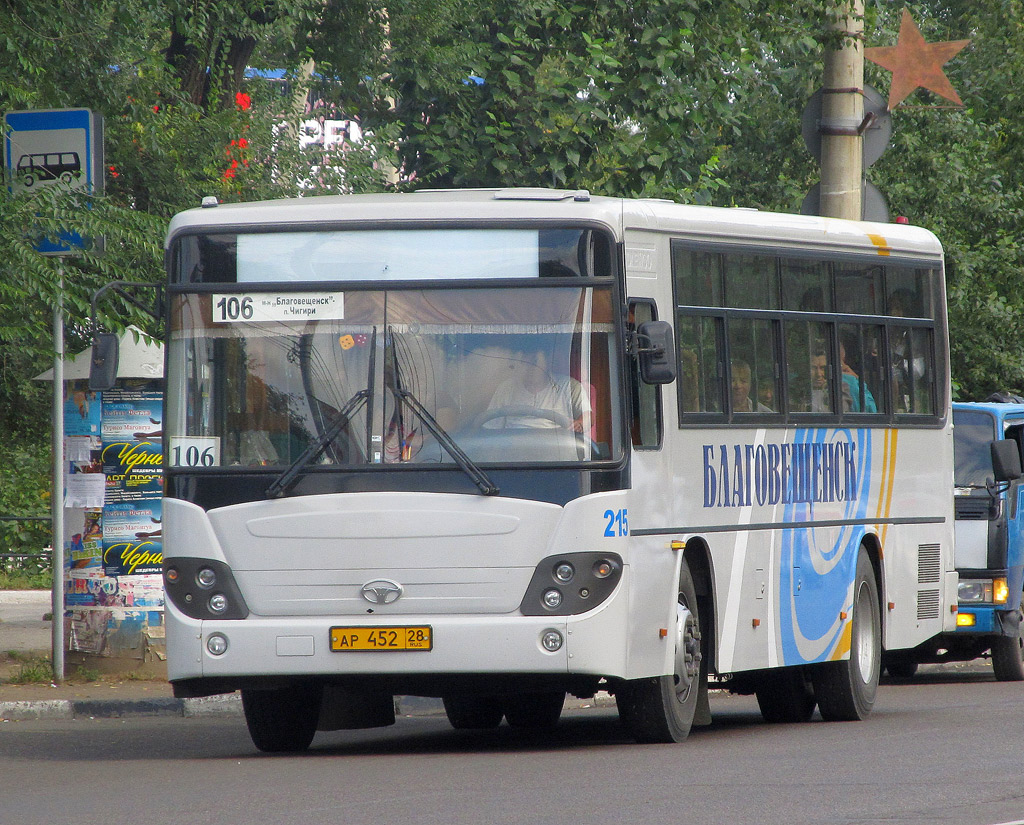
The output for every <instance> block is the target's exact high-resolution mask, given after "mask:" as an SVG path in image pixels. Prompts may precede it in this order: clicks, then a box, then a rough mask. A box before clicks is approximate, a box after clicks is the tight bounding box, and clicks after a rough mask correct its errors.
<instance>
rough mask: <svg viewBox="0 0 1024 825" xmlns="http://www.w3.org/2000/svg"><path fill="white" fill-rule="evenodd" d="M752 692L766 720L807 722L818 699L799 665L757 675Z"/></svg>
mask: <svg viewBox="0 0 1024 825" xmlns="http://www.w3.org/2000/svg"><path fill="white" fill-rule="evenodd" d="M754 694H755V695H756V696H757V706H758V707H759V708H760V709H761V716H763V717H764V721H765V722H777V723H790V722H806V721H807V720H808V719H810V718H811V716H812V715H813V714H814V706H815V705H816V704H817V701H816V700H815V698H814V687H813V686H812V685H811V683H810V681H809V680H808V678H807V674H806V672H805V671H804V669H803V668H801V667H783V668H775V669H774V670H766V671H764V672H763V673H760V674H758V677H757V683H756V687H755V688H754Z"/></svg>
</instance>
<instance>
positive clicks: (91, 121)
mask: <svg viewBox="0 0 1024 825" xmlns="http://www.w3.org/2000/svg"><path fill="white" fill-rule="evenodd" d="M102 132H103V127H102V118H101V117H100V116H98V115H94V114H93V113H92V112H91V111H89V110H88V109H40V110H37V111H25V112H8V113H7V114H6V115H5V116H4V163H5V165H6V167H7V174H8V180H9V181H10V187H11V191H12V192H13V193H14V194H18V193H19V192H26V191H33V190H35V189H37V188H38V187H42V186H67V187H69V188H71V189H78V190H82V191H84V192H90V193H99V192H100V191H101V189H102V184H103V133H102ZM61 239H62V241H63V243H53V242H50V241H43V242H41V243H40V244H39V246H38V247H37V248H38V249H39V251H40V252H42V253H43V254H49V255H61V254H67V253H72V252H74V251H75V250H76V249H78V248H80V247H81V246H82V245H83V241H82V238H81V236H79V235H77V234H75V233H73V232H67V233H64V234H62V236H61Z"/></svg>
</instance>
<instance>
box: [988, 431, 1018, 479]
mask: <svg viewBox="0 0 1024 825" xmlns="http://www.w3.org/2000/svg"><path fill="white" fill-rule="evenodd" d="M992 472H993V474H994V475H995V478H996V481H997V482H999V481H1016V480H1017V479H1018V478H1020V477H1021V475H1024V473H1022V472H1021V465H1020V450H1019V449H1018V447H1017V442H1016V441H1014V440H1012V439H1009V438H1007V439H999V440H997V441H993V442H992Z"/></svg>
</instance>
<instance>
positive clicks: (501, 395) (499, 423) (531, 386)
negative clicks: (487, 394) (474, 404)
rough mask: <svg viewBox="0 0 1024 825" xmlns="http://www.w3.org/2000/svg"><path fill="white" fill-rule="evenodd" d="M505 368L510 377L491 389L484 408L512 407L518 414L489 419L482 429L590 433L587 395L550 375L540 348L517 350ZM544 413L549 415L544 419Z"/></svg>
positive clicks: (570, 382)
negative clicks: (493, 389)
mask: <svg viewBox="0 0 1024 825" xmlns="http://www.w3.org/2000/svg"><path fill="white" fill-rule="evenodd" d="M509 366H510V369H511V370H512V375H511V376H509V377H508V378H506V379H505V380H504V381H502V382H501V384H499V385H498V387H497V389H495V391H494V395H493V397H492V398H491V401H490V403H489V404H488V405H487V409H488V410H498V409H502V408H515V409H517V410H518V411H517V412H516V413H514V414H509V415H506V416H499V417H497V418H492V419H490V420H489V421H487V422H486V423H485V424H484V426H485V427H487V428H490V429H495V428H503V427H515V428H520V427H531V428H535V429H550V428H555V427H566V428H569V429H572V430H573V431H574V432H577V433H587V432H589V431H590V415H591V407H590V398H589V396H588V394H587V393H586V392H584V390H583V386H582V385H581V384H580V382H579V381H576V380H575V379H573V378H569V377H567V376H563V377H556V376H554V375H552V374H551V372H550V369H549V367H548V356H547V353H546V352H545V351H544V350H543V349H542V348H537V349H533V350H532V351H531V350H528V349H520V350H519V351H517V352H516V353H515V354H514V355H512V356H510V358H509ZM533 411H536V413H534V412H533ZM544 412H549V413H550V415H549V416H545V415H544V414H543V413H544Z"/></svg>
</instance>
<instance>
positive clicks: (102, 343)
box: [89, 332, 118, 392]
mask: <svg viewBox="0 0 1024 825" xmlns="http://www.w3.org/2000/svg"><path fill="white" fill-rule="evenodd" d="M117 358H118V338H117V336H116V335H115V334H114V333H112V332H100V333H97V334H96V336H95V337H94V338H93V339H92V354H91V357H90V359H89V389H90V390H95V391H97V392H102V391H103V390H112V389H113V388H114V384H115V383H116V382H117Z"/></svg>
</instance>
